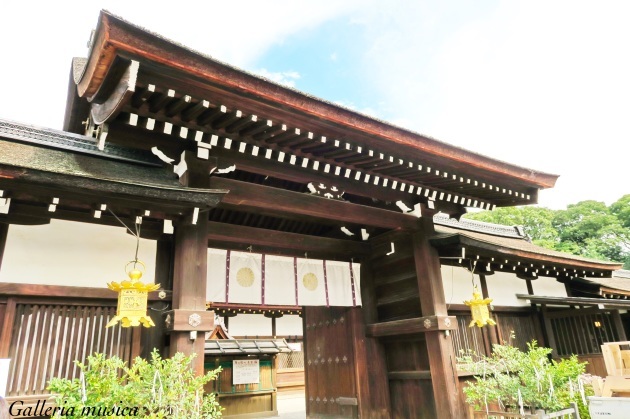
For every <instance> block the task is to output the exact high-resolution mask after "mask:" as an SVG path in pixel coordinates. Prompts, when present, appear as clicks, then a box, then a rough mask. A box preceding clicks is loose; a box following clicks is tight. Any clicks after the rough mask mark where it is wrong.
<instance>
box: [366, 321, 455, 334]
mask: <svg viewBox="0 0 630 419" xmlns="http://www.w3.org/2000/svg"><path fill="white" fill-rule="evenodd" d="M366 329H367V335H368V336H373V337H384V336H409V335H417V334H421V333H426V332H434V331H436V330H455V329H457V319H456V318H455V317H454V316H424V317H417V318H414V319H404V320H394V321H390V322H382V323H374V324H368V325H367V326H366Z"/></svg>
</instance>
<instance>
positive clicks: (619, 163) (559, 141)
mask: <svg viewBox="0 0 630 419" xmlns="http://www.w3.org/2000/svg"><path fill="white" fill-rule="evenodd" d="M396 6H398V10H395V8H396ZM452 7H453V8H455V7H456V6H452ZM403 9H404V6H401V5H400V4H398V3H394V4H393V6H392V8H390V12H389V14H387V15H386V16H380V17H378V18H376V17H372V18H371V20H368V22H367V23H365V22H364V24H365V25H366V28H368V27H369V29H366V34H367V36H368V37H371V39H370V41H371V44H372V48H371V49H370V50H368V51H367V52H366V62H369V63H370V65H371V66H370V71H371V77H372V79H373V81H374V87H375V88H377V89H379V90H380V91H381V93H382V94H383V97H384V98H385V99H384V101H385V102H386V105H385V106H384V107H383V109H384V111H385V112H386V115H385V117H386V118H390V119H397V120H399V121H406V122H409V123H410V124H406V125H407V126H408V127H409V128H412V129H416V130H419V131H421V132H423V133H426V134H427V135H430V136H432V137H435V138H438V139H440V140H443V141H446V142H451V143H454V144H457V145H459V146H462V147H464V148H467V149H470V150H474V151H477V152H481V153H483V154H487V155H489V156H491V157H495V158H499V159H502V160H506V161H508V162H512V163H515V164H519V165H522V166H526V167H530V168H533V169H538V170H543V171H547V172H551V173H558V174H560V175H562V176H561V177H560V179H559V181H558V183H557V187H556V188H554V189H552V190H550V191H548V192H547V191H544V192H543V193H542V194H541V199H540V202H541V203H542V204H544V205H549V206H552V207H564V206H565V205H566V204H568V203H573V202H577V201H579V200H584V199H597V200H603V201H606V202H608V203H610V202H612V201H614V200H616V199H618V198H619V197H621V196H622V195H623V194H624V193H630V190H628V183H627V182H623V181H622V180H623V179H625V180H627V179H628V178H629V176H628V169H627V155H628V154H627V153H628V146H627V144H628V138H629V137H630V124H628V123H627V119H628V115H630V101H629V100H628V97H630V77H628V74H630V56H629V55H628V54H625V53H624V52H623V51H625V50H626V49H627V45H626V44H627V40H628V39H630V26H628V25H627V22H626V17H627V16H628V15H629V14H630V13H629V12H630V4H629V3H627V2H606V3H604V4H600V3H598V4H597V5H595V4H593V3H590V2H576V1H570V2H568V1H567V2H559V1H555V2H546V1H545V2H542V1H540V2H538V1H528V2H500V3H498V7H496V8H494V9H492V10H489V11H487V12H484V13H481V14H479V15H476V16H472V15H471V16H470V18H469V19H464V21H463V22H460V23H457V24H456V25H454V21H456V20H457V16H455V15H454V14H453V13H451V11H448V10H447V11H445V10H443V8H440V7H434V8H432V9H431V10H427V8H423V7H422V6H420V5H418V6H417V7H415V8H407V9H404V10H403Z"/></svg>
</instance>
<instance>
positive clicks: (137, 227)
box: [133, 221, 142, 269]
mask: <svg viewBox="0 0 630 419" xmlns="http://www.w3.org/2000/svg"><path fill="white" fill-rule="evenodd" d="M141 230H142V224H140V223H139V222H137V221H136V255H135V258H134V260H133V268H134V269H136V265H137V264H138V250H139V249H140V231H141Z"/></svg>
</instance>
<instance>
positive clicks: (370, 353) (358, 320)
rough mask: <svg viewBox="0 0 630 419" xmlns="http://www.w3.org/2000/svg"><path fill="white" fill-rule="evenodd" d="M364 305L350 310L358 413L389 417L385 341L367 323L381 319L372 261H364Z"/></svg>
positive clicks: (360, 414) (362, 297) (362, 283)
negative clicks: (368, 330)
mask: <svg viewBox="0 0 630 419" xmlns="http://www.w3.org/2000/svg"><path fill="white" fill-rule="evenodd" d="M361 301H362V303H363V306H362V307H361V308H356V309H352V310H351V311H350V316H349V317H350V322H351V333H352V340H353V342H354V361H355V379H356V385H357V402H358V406H357V407H358V413H359V417H361V418H373V419H376V418H389V417H390V413H389V411H390V397H389V380H388V376H387V362H386V359H385V350H384V348H383V344H382V343H381V342H380V341H379V340H378V338H371V337H367V336H366V335H365V325H366V324H373V323H377V322H378V315H377V312H376V296H375V291H374V281H373V277H372V266H371V264H370V263H369V261H365V262H363V263H362V264H361Z"/></svg>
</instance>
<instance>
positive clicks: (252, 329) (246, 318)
mask: <svg viewBox="0 0 630 419" xmlns="http://www.w3.org/2000/svg"><path fill="white" fill-rule="evenodd" d="M228 332H229V333H230V335H232V336H234V337H243V336H247V337H250V338H253V337H254V336H271V319H269V318H267V317H265V316H264V315H262V314H239V315H237V316H234V317H230V320H229V321H228Z"/></svg>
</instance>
